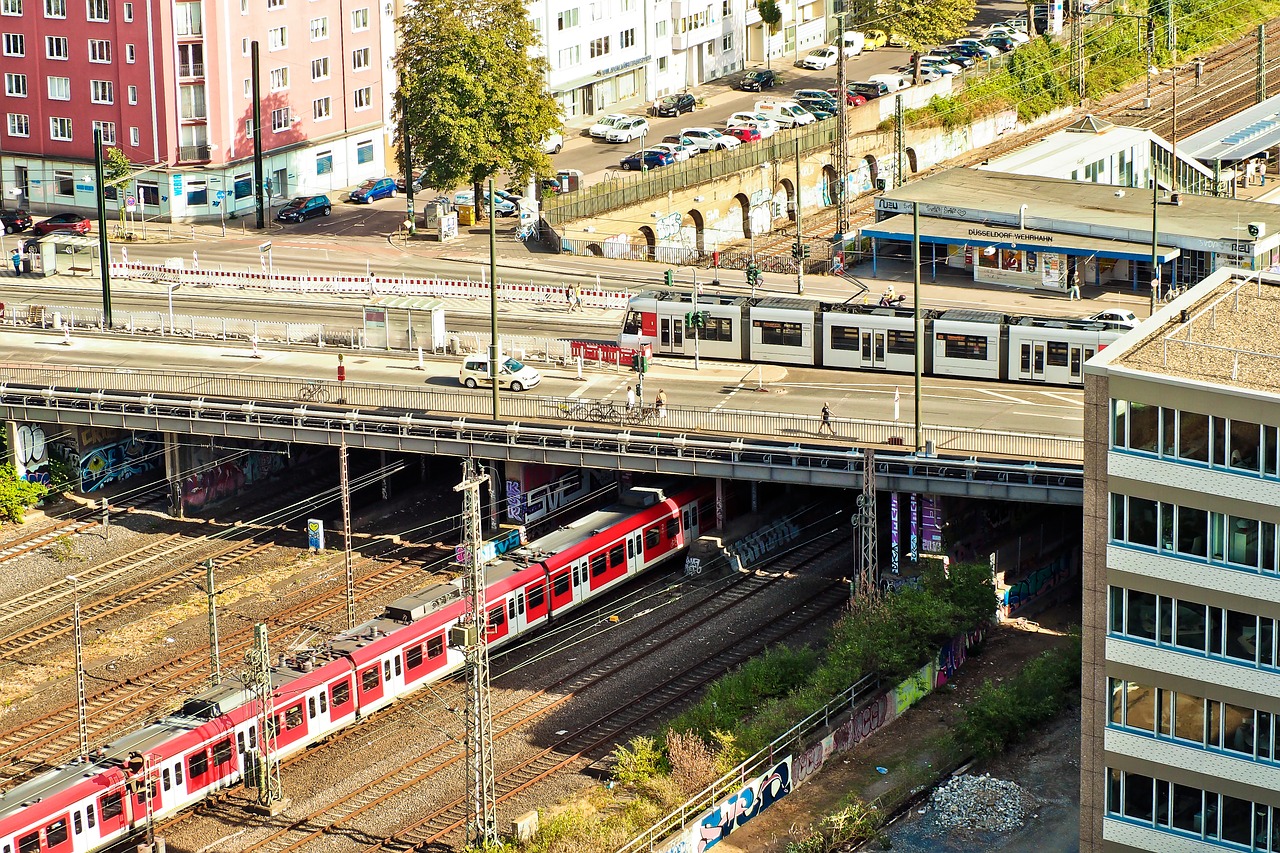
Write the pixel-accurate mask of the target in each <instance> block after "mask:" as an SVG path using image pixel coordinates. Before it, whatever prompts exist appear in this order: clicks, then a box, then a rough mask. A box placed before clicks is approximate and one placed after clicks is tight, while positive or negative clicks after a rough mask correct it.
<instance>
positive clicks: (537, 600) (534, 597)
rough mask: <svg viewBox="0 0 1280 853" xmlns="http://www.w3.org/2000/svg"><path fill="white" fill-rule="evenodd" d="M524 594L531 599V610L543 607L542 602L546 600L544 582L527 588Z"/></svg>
mask: <svg viewBox="0 0 1280 853" xmlns="http://www.w3.org/2000/svg"><path fill="white" fill-rule="evenodd" d="M524 594H525V597H526V598H527V599H528V601H529V609H530V610H533V609H534V608H536V607H541V606H542V602H543V601H545V600H546V589H545V588H544V587H543V586H542V584H538V585H537V586H531V587H529V588H528V589H526V590H525V592H524Z"/></svg>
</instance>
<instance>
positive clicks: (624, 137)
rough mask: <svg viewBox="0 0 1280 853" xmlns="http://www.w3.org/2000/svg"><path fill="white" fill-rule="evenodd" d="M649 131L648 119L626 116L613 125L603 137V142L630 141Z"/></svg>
mask: <svg viewBox="0 0 1280 853" xmlns="http://www.w3.org/2000/svg"><path fill="white" fill-rule="evenodd" d="M648 132H649V121H648V119H643V118H628V119H627V120H626V121H620V122H618V123H617V124H615V125H614V126H613V129H612V130H610V131H609V132H608V133H607V134H606V135H605V137H604V139H605V142H631V141H632V140H635V139H639V138H640V137H642V136H644V135H646V134H647V133H648Z"/></svg>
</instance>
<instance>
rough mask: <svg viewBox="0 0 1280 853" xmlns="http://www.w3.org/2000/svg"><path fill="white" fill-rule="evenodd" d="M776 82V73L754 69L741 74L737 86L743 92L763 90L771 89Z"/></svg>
mask: <svg viewBox="0 0 1280 853" xmlns="http://www.w3.org/2000/svg"><path fill="white" fill-rule="evenodd" d="M777 82H778V75H777V74H775V73H773V72H772V71H768V70H765V69H756V70H755V71H748V72H747V73H746V74H743V75H742V79H741V80H739V81H738V88H739V89H741V90H742V91H744V92H763V91H764V90H765V89H772V88H773V84H774V83H777Z"/></svg>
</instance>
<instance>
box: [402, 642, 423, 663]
mask: <svg viewBox="0 0 1280 853" xmlns="http://www.w3.org/2000/svg"><path fill="white" fill-rule="evenodd" d="M404 665H405V666H406V667H408V668H409V669H417V668H418V667H420V666H422V644H421V643H419V644H418V645H416V646H410V647H409V648H407V649H405V650H404Z"/></svg>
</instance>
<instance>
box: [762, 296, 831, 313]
mask: <svg viewBox="0 0 1280 853" xmlns="http://www.w3.org/2000/svg"><path fill="white" fill-rule="evenodd" d="M755 305H756V307H759V308H786V309H788V310H791V311H812V310H814V309H815V308H818V307H820V306H821V303H819V302H816V301H815V300H813V299H803V298H800V297H796V296H762V297H761V298H759V299H757V300H756V301H755Z"/></svg>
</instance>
